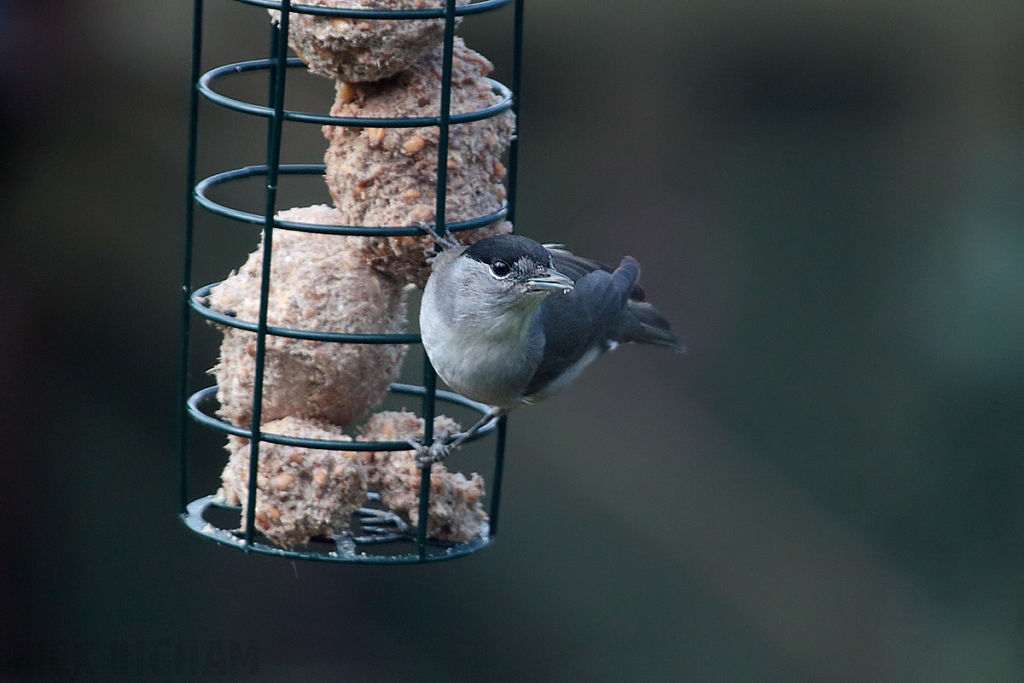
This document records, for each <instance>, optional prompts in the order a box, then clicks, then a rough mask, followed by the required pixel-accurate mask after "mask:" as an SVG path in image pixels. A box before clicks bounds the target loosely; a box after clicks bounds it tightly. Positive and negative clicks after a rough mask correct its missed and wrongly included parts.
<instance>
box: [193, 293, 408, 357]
mask: <svg viewBox="0 0 1024 683" xmlns="http://www.w3.org/2000/svg"><path fill="white" fill-rule="evenodd" d="M219 284H220V283H219V282H214V283H213V284H209V285H206V286H204V287H200V288H199V289H197V290H196V291H194V292H193V293H192V296H191V297H190V298H189V305H190V306H191V307H192V310H193V311H195V312H196V313H198V314H199V315H201V316H203V317H204V318H206V319H207V320H210V321H212V322H215V323H217V324H218V325H224V326H225V327H234V328H235V329H239V330H245V331H247V332H259V326H258V325H257V324H256V323H255V322H251V321H248V320H239V319H238V318H235V317H232V316H230V315H226V314H224V313H218V312H217V311H215V310H213V309H212V308H210V307H209V305H207V303H206V302H205V301H204V299H205V298H206V297H208V296H209V295H210V292H211V291H212V290H213V288H214V287H216V286H217V285H219ZM267 334H268V335H271V336H274V337H287V338H289V339H305V340H307V341H317V342H334V343H341V344H419V343H420V335H418V334H384V333H380V334H361V333H354V332H318V331H315V330H300V329H297V328H294V327H276V326H274V325H268V326H267Z"/></svg>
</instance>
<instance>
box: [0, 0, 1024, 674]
mask: <svg viewBox="0 0 1024 683" xmlns="http://www.w3.org/2000/svg"><path fill="white" fill-rule="evenodd" d="M206 5H207V17H206V19H207V20H206V48H207V49H206V53H205V56H204V68H212V67H213V66H217V65H220V64H223V63H226V62H230V61H239V60H242V59H248V58H257V57H261V56H264V55H265V54H266V44H267V39H268V25H269V22H268V20H267V16H266V14H265V12H264V11H263V10H261V9H258V8H253V7H249V6H245V5H241V4H239V3H235V2H229V1H228V0H207V2H206ZM191 11H192V10H191V2H187V1H186V0H177V1H176V2H162V3H152V2H150V3H140V2H135V1H132V0H79V1H78V2H70V1H68V0H0V159H2V160H3V163H2V164H0V193H2V194H0V199H2V205H3V209H4V211H3V218H4V220H3V228H2V235H3V245H2V247H0V320H2V321H3V322H2V324H0V402H2V408H3V409H2V410H0V462H2V467H0V520H2V524H0V655H2V656H0V680H3V681H22V680H39V679H49V680H56V679H83V680H105V679H107V678H116V679H121V680H128V679H132V678H136V677H147V678H160V679H162V680H186V679H187V680H205V679H211V680H212V679H216V680H225V679H228V678H237V679H238V680H263V681H282V680H287V681H296V682H304V681H337V680H342V681H349V680H351V681H357V680H375V681H403V682H404V681H453V682H460V681H467V682H468V681H538V682H546V681H708V682H719V681H722V682H740V681H743V682H745V681H750V682H758V683H762V682H774V681H778V682H785V683H797V682H801V683H802V682H817V681H839V682H845V681H850V682H854V681H857V682H860V681H881V682H887V681H907V682H921V683H946V682H949V683H953V682H959V681H986V682H987V681H993V682H996V681H998V682H1002V681H1021V680H1024V495H1022V493H1021V485H1022V483H1024V458H1022V451H1024V383H1022V379H1024V43H1021V41H1020V31H1021V28H1022V26H1024V6H1022V5H1021V4H1020V3H1019V2H1000V1H994V0H993V1H989V2H967V1H966V0H939V1H938V2H915V1H913V0H895V1H892V0H890V1H887V2H878V1H874V2H859V3H840V2H806V1H804V2H800V1H771V2H756V3H755V2H745V1H742V0H726V1H725V2H722V1H716V2H711V1H710V0H699V1H697V2H688V3H680V2H675V1H672V0H649V1H648V2H644V3H625V2H608V1H603V0H589V1H585V0H543V1H541V0H538V1H535V2H528V3H527V9H526V15H527V36H526V50H525V72H524V95H523V111H522V120H521V129H520V136H521V169H520V183H521V184H520V195H519V200H520V207H519V212H520V214H519V221H518V225H517V226H516V227H517V230H518V231H519V232H520V233H522V234H525V235H528V236H531V237H534V238H537V239H541V240H545V241H558V242H564V243H566V244H568V245H570V246H571V247H572V248H573V249H574V250H576V251H577V252H579V253H583V254H586V255H589V256H592V257H595V258H600V259H603V260H607V261H617V260H618V259H619V258H620V257H621V256H622V255H623V254H626V253H630V254H632V255H634V256H636V257H637V258H638V259H639V260H640V262H641V264H642V265H643V267H644V278H643V282H644V284H645V286H646V288H647V290H648V292H649V294H650V298H651V300H653V301H654V302H655V303H656V304H657V305H658V306H659V308H661V309H662V310H663V311H664V312H665V313H666V315H667V316H668V317H669V318H670V319H671V320H672V321H673V323H674V325H675V327H676V329H677V330H678V332H679V334H680V336H682V337H683V338H684V339H685V340H686V342H687V343H688V345H689V347H690V353H689V354H687V355H686V356H682V357H679V356H675V355H673V354H669V353H663V352H660V351H659V350H656V349H639V348H627V349H622V350H620V351H617V352H616V353H615V354H613V355H611V356H609V357H607V358H605V359H603V360H602V361H601V362H599V363H597V364H595V365H594V366H592V367H591V368H590V369H589V370H588V371H587V373H585V374H584V376H583V377H582V378H581V379H580V380H578V381H577V382H576V384H575V385H574V386H573V387H571V388H570V389H569V390H567V391H565V392H563V393H562V394H561V395H559V396H557V397H555V398H553V399H551V400H550V401H549V402H547V403H545V404H543V405H541V406H538V407H534V408H531V409H528V410H523V411H522V412H520V413H517V414H515V415H513V417H512V419H511V421H510V445H509V449H510V450H509V458H508V462H507V466H506V471H505V475H506V476H505V488H504V492H503V499H502V530H501V537H500V539H499V541H498V542H497V544H496V545H495V546H494V547H492V548H490V549H488V550H486V551H484V552H482V553H480V554H478V555H475V556H472V557H470V558H467V559H462V560H458V561H455V562H450V563H441V564H437V565H432V566H425V567H397V568H396V567H384V568H381V567H352V566H325V565H321V564H313V563H299V564H293V563H291V562H288V561H282V560H276V559H271V558H266V557H246V556H244V555H243V554H242V553H239V552H237V551H234V550H230V549H227V548H223V547H220V546H217V545H214V544H212V543H209V542H206V541H204V540H202V539H200V538H199V537H197V536H194V535H192V534H191V533H190V532H188V531H187V530H186V529H185V528H184V527H183V526H182V525H181V524H180V523H179V522H178V521H177V519H176V479H175V451H174V434H175V431H174V425H175V415H176V402H175V391H176V388H175V363H176V351H177V348H178V326H179V298H178V297H179V285H180V272H181V263H182V247H183V239H182V231H183V219H184V203H185V196H186V188H185V181H184V178H185V152H186V126H187V96H188V67H189V51H190V30H191ZM510 26H511V9H510V8H506V9H505V10H502V11H501V12H499V13H496V14H494V15H489V16H481V17H475V18H470V19H467V20H466V21H465V22H464V24H463V26H462V28H461V29H460V34H461V35H463V36H464V37H465V38H466V41H467V43H468V44H469V46H470V47H473V48H475V49H477V50H479V51H481V52H483V53H484V54H485V55H487V56H488V57H489V58H491V59H492V60H493V61H494V62H495V64H496V66H497V72H496V73H497V77H498V78H499V79H501V80H504V81H505V82H508V76H509V73H508V65H509V62H510V55H511V47H510V35H509V34H510ZM231 87H236V86H231ZM237 87H238V88H240V90H239V92H242V91H244V89H245V87H247V86H246V85H245V83H244V82H240V84H239V85H238V86H237ZM261 87H262V86H261V85H260V84H259V83H257V82H253V84H252V92H262V91H261V89H260V88H261ZM331 97H332V87H331V84H330V83H328V82H327V81H324V80H320V79H316V78H314V77H312V76H301V77H296V78H295V79H294V81H293V80H290V81H289V103H290V104H294V105H296V106H297V107H310V108H314V109H315V110H322V111H325V110H326V108H327V106H329V103H330V101H331ZM200 125H201V148H200V163H199V168H200V173H201V174H203V175H208V174H210V173H214V172H218V171H222V170H227V169H230V168H236V167H239V166H243V165H246V164H250V163H260V162H261V160H262V159H263V154H264V152H263V144H264V143H265V136H266V129H265V124H264V123H262V122H260V121H250V120H248V119H247V118H246V117H242V116H240V115H236V114H231V113H229V112H226V111H224V110H220V109H218V108H216V107H213V106H211V105H209V104H205V103H204V105H203V107H202V110H201V123H200ZM285 135H286V144H285V151H284V161H286V162H317V161H318V160H319V159H320V158H321V157H322V153H323V149H324V145H325V143H324V141H323V138H322V137H321V135H320V132H319V130H317V129H316V128H315V127H299V126H296V127H291V126H289V127H288V128H286V131H285ZM257 189H258V188H257ZM255 196H256V195H255V194H253V197H255ZM222 197H224V198H227V199H230V200H232V201H236V200H237V201H238V202H242V203H245V202H247V201H256V202H257V203H256V204H254V208H256V209H257V210H258V209H259V204H258V199H256V200H253V199H252V198H251V197H249V196H248V195H246V194H245V193H244V192H240V193H239V194H238V196H237V197H236V196H234V195H231V194H230V193H225V194H224V195H222ZM326 198H327V194H326V191H325V190H324V189H323V188H322V187H319V188H317V187H313V188H310V187H298V186H296V187H295V188H291V187H286V188H285V189H283V190H282V200H283V205H288V204H289V202H294V203H295V204H309V203H317V202H321V201H325V200H326ZM197 226H198V227H197V229H198V231H199V232H198V236H197V245H196V246H197V266H196V268H197V282H198V283H202V282H206V281H211V280H214V279H219V278H221V277H223V276H224V274H225V273H226V272H227V271H228V270H229V269H230V268H232V267H237V266H238V265H239V264H241V262H242V261H243V260H244V257H245V254H246V253H247V252H249V251H251V250H252V249H253V247H254V246H255V244H256V239H257V234H256V232H254V231H253V230H251V229H249V228H243V227H239V226H237V225H234V224H230V223H227V222H224V221H219V220H217V219H214V218H213V217H210V216H208V215H205V214H200V215H199V217H198V224H197ZM195 325H196V327H197V328H198V329H197V332H196V336H197V342H196V347H197V349H196V355H195V356H194V377H195V381H196V382H197V386H199V385H202V384H203V383H204V382H206V381H208V380H206V379H204V377H203V374H202V373H203V370H205V368H207V367H209V366H210V365H212V364H213V362H214V359H215V356H214V354H215V352H216V341H217V336H216V334H215V333H214V332H213V331H212V330H209V329H207V328H206V326H205V325H201V324H200V323H198V322H196V323H195ZM411 357H412V359H413V362H414V363H415V361H416V360H418V358H419V356H418V354H415V353H414V354H411ZM411 372H412V373H413V375H412V376H413V377H415V376H416V375H417V374H418V372H419V371H418V369H415V366H414V369H413V370H412V371H411ZM218 449H219V439H218V438H217V437H214V436H209V435H204V434H198V433H197V436H196V461H197V466H196V467H197V473H196V485H197V486H198V487H199V488H200V489H202V490H198V489H197V493H196V495H199V494H201V493H204V492H206V491H211V492H212V490H213V488H214V487H215V485H216V474H217V471H218V470H219V468H220V466H221V463H222V462H223V456H222V455H221V453H220V451H219V450H218ZM455 457H456V460H455V462H453V463H452V465H453V466H455V467H457V466H458V458H459V457H462V456H455ZM465 457H467V458H471V457H472V456H471V455H467V456H465ZM485 474H487V471H486V470H485ZM193 641H194V642H196V643H198V647H199V648H200V652H201V653H205V654H202V655H201V656H203V657H205V656H207V655H208V654H209V652H210V651H211V650H215V649H216V648H217V647H223V648H225V651H226V650H227V649H228V648H230V647H232V644H234V643H238V644H241V646H245V647H248V645H249V644H251V643H255V647H256V650H255V652H256V653H257V659H258V661H256V662H255V663H256V664H258V665H257V666H255V669H256V670H255V671H253V670H252V669H251V668H245V667H242V668H240V669H239V670H238V671H236V672H235V674H236V675H235V676H231V675H230V674H231V671H230V670H227V669H224V668H218V667H217V666H213V667H212V668H210V667H205V668H202V670H201V671H200V674H199V675H198V676H190V675H188V672H187V670H186V671H185V672H182V671H178V670H175V669H174V667H173V666H170V668H168V667H166V666H163V664H161V663H160V662H164V664H166V661H164V659H161V660H160V662H157V663H156V664H154V665H153V666H150V665H149V664H145V662H143V664H141V665H140V667H141V668H137V669H135V668H132V666H133V664H132V662H135V660H134V659H131V658H129V659H130V661H129V662H128V665H126V666H127V668H126V669H125V668H122V666H121V665H122V664H124V662H123V661H121V660H120V659H119V657H120V656H121V655H123V654H124V653H125V652H126V651H128V650H130V651H131V652H132V653H135V650H134V649H133V648H135V647H136V645H138V644H141V647H142V648H143V649H144V653H143V654H144V656H146V657H148V656H149V655H148V654H146V653H149V652H151V651H153V650H155V651H157V654H158V656H159V657H164V658H165V659H166V657H170V656H171V655H170V654H168V653H174V652H175V651H176V650H175V648H178V649H180V648H182V647H185V648H186V649H187V648H188V647H190V643H192V642H193ZM76 648H78V650H76ZM83 649H84V651H85V652H86V654H84V655H80V656H78V659H77V660H76V654H75V653H76V652H79V651H80V650H83ZM110 656H114V657H115V659H116V661H109V660H108V658H109V657H110ZM132 657H134V654H132ZM159 657H158V658H159ZM172 659H173V657H172ZM146 661H148V660H146ZM204 661H205V660H204ZM76 662H77V663H76ZM83 662H85V663H84V664H83ZM247 662H248V663H253V661H251V660H247ZM215 664H216V662H215ZM86 665H88V666H86ZM168 666H169V665H168ZM204 666H205V665H204ZM161 667H163V668H161ZM133 672H134V673H133ZM225 672H226V673H227V674H228V675H226V676H225V675H223V674H224V673H225Z"/></svg>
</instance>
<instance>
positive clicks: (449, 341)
mask: <svg viewBox="0 0 1024 683" xmlns="http://www.w3.org/2000/svg"><path fill="white" fill-rule="evenodd" d="M429 232H430V233H431V234H432V235H433V236H434V243H435V245H436V249H437V253H436V254H435V255H434V256H433V261H432V264H431V273H430V277H429V278H428V279H427V283H426V286H425V287H424V290H423V298H422V302H421V304H420V316H419V323H420V337H421V339H422V342H423V347H424V349H425V351H426V354H427V358H429V360H430V363H431V365H432V366H433V367H434V369H435V371H436V372H437V375H438V377H440V378H441V379H442V380H444V382H445V383H446V384H447V385H448V386H449V387H451V388H452V389H454V390H455V391H456V392H458V393H460V394H462V395H463V396H465V397H467V398H470V399H472V400H474V401H478V402H480V403H484V404H486V405H488V406H489V410H488V411H487V413H486V414H485V415H484V416H483V418H481V419H480V421H479V422H477V423H476V424H475V425H473V426H472V427H471V428H470V429H468V430H467V431H465V432H463V433H462V434H459V435H457V436H456V437H455V438H454V439H450V437H451V435H449V434H443V435H439V438H436V439H434V441H433V443H432V444H431V445H430V446H425V445H423V444H421V443H419V442H418V441H416V440H413V441H411V443H412V444H413V445H414V446H415V447H416V448H417V451H418V455H417V461H418V462H419V464H420V466H421V467H425V466H427V465H428V464H429V463H432V462H439V461H440V460H443V459H444V458H445V457H447V455H448V454H449V453H451V451H453V450H454V449H455V448H457V447H458V446H460V445H461V444H462V443H464V442H465V441H466V440H467V439H469V438H470V437H471V436H472V435H473V434H475V433H476V432H477V431H479V430H480V429H481V428H483V427H484V426H486V425H487V424H489V423H490V422H492V421H493V420H495V419H497V418H499V417H501V416H502V415H505V414H507V413H508V412H509V411H510V410H512V409H514V408H516V407H518V406H522V405H528V404H533V403H536V402H538V401H541V400H543V399H545V398H548V397H549V396H551V395H553V394H555V393H557V392H559V391H561V390H562V389H564V388H565V387H566V386H567V385H569V384H570V383H571V382H572V381H573V380H574V379H576V378H577V377H578V376H579V374H580V373H581V372H582V371H583V369H584V368H585V367H586V366H587V365H589V364H590V363H592V362H593V361H594V360H596V359H597V358H598V357H599V356H601V355H602V354H604V353H605V352H607V351H611V350H613V349H615V348H616V347H617V346H619V345H621V344H626V343H637V344H650V345H655V346H661V347H665V348H668V349H671V350H673V351H676V352H683V351H684V350H685V347H684V345H683V343H682V342H681V341H680V340H679V338H678V337H677V336H676V335H675V334H673V332H672V330H671V326H670V324H669V322H668V320H666V318H665V316H664V315H662V314H661V312H659V311H658V310H657V309H656V308H654V306H652V305H651V304H649V303H647V302H646V300H645V299H646V295H645V292H644V290H643V288H641V287H640V285H639V284H637V281H638V280H639V279H640V264H639V263H638V262H637V260H636V259H634V258H633V257H631V256H626V257H624V258H623V259H622V261H621V262H620V263H619V265H618V267H616V268H614V269H612V268H610V267H608V266H606V265H604V264H603V263H600V262H598V261H593V260H591V259H587V258H583V257H580V256H577V255H575V254H573V253H572V252H570V251H568V250H567V249H566V248H565V247H564V246H563V245H560V244H541V243H539V242H536V241H534V240H532V239H529V238H527V237H523V236H520V235H512V234H502V235H493V236H490V237H486V238H484V239H482V240H479V241H478V242H475V243H474V244H472V245H470V246H463V245H462V244H460V243H458V242H457V241H455V240H454V239H452V238H451V237H450V236H448V235H447V234H446V235H443V236H442V235H439V234H437V233H436V232H434V231H433V230H429Z"/></svg>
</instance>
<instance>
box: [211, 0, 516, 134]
mask: <svg viewBox="0 0 1024 683" xmlns="http://www.w3.org/2000/svg"><path fill="white" fill-rule="evenodd" d="M239 1H241V0H239ZM305 66H306V65H305V64H304V63H303V61H302V60H301V59H299V58H297V57H291V58H289V59H288V67H289V68H299V67H301V68H305ZM275 67H276V62H275V60H272V59H254V60H252V61H248V62H235V63H234V64H226V65H224V66H221V67H217V68H216V69H211V70H210V71H207V72H206V73H205V74H203V76H202V78H200V79H199V85H198V87H199V92H200V93H201V94H202V95H203V97H205V98H206V99H208V100H210V101H211V102H213V103H214V104H218V105H220V106H222V107H226V108H228V109H233V110H234V111H239V112H242V113H245V114H253V115H255V116H262V117H264V118H272V117H273V116H274V110H273V108H271V107H265V106H262V105H258V104H252V103H251V102H243V101H241V100H236V99H234V98H232V97H228V96H226V95H221V94H220V93H218V92H216V91H215V90H214V89H213V88H212V87H211V85H210V84H211V83H212V82H213V81H215V80H217V79H219V78H224V77H226V76H233V75H236V74H241V73H247V72H250V71H269V70H272V69H274V68H275ZM485 80H486V81H487V82H488V83H489V84H490V86H491V90H492V92H494V93H495V94H497V95H499V96H501V98H502V99H501V102H498V103H497V104H494V105H491V106H490V107H486V108H484V109H478V110H477V111H470V112H464V113H462V114H452V115H451V117H450V119H449V122H450V123H451V124H453V125H454V124H456V123H470V122H472V121H480V120H482V119H489V118H491V117H494V116H497V115H498V114H500V113H502V112H505V111H508V110H510V109H512V104H513V97H512V91H511V90H509V89H508V88H507V87H505V86H504V85H502V84H501V83H499V82H498V81H495V80H493V79H491V78H487V79H485ZM283 116H284V120H285V121H297V122H299V123H315V124H318V125H321V126H344V127H348V128H422V127H424V126H440V125H441V117H440V116H411V117H408V118H370V117H360V116H326V115H324V114H311V113H308V112H300V111H292V110H290V109H285V110H284V111H283Z"/></svg>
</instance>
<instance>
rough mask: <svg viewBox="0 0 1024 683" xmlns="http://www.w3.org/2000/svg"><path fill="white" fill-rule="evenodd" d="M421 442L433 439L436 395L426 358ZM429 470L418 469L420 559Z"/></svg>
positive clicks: (423, 547)
mask: <svg viewBox="0 0 1024 683" xmlns="http://www.w3.org/2000/svg"><path fill="white" fill-rule="evenodd" d="M423 389H424V392H423V443H424V444H426V445H429V444H430V443H431V442H433V440H434V408H435V405H434V404H435V398H436V395H437V373H436V372H434V366H432V365H431V364H430V361H429V360H427V359H426V354H424V360H423ZM430 470H431V466H430V465H429V464H428V465H425V466H424V467H423V469H422V470H420V506H419V521H418V523H417V524H416V549H417V551H418V552H419V556H420V561H421V562H423V561H425V560H426V559H427V522H428V521H429V518H430Z"/></svg>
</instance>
